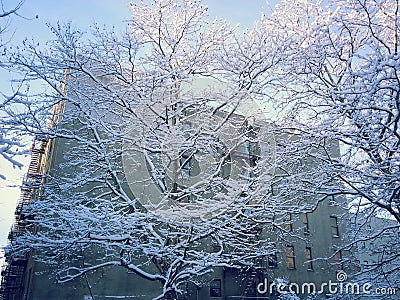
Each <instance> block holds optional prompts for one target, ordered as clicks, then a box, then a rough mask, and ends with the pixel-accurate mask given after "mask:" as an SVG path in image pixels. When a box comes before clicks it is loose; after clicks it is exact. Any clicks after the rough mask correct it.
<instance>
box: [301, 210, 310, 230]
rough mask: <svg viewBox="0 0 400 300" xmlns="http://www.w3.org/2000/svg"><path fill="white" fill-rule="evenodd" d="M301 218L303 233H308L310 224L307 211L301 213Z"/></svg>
mask: <svg viewBox="0 0 400 300" xmlns="http://www.w3.org/2000/svg"><path fill="white" fill-rule="evenodd" d="M301 219H302V220H303V225H304V234H309V233H310V225H309V223H308V213H304V214H302V215H301Z"/></svg>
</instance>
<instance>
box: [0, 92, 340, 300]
mask: <svg viewBox="0 0 400 300" xmlns="http://www.w3.org/2000/svg"><path fill="white" fill-rule="evenodd" d="M69 105H70V104H69V103H68V102H67V101H65V100H62V101H59V102H57V104H56V105H55V106H54V107H53V111H52V119H51V122H50V127H51V126H58V127H60V128H64V129H65V128H69V129H79V130H80V127H79V126H81V124H82V120H78V118H77V119H74V118H70V119H68V118H65V117H66V113H65V112H67V113H68V112H71V113H70V116H71V115H73V117H75V108H74V106H73V105H70V106H69ZM196 109H197V108H196ZM196 109H195V110H193V109H192V110H189V111H186V112H185V113H184V115H185V114H186V116H185V118H182V119H185V120H187V119H188V117H187V116H188V115H197V113H196ZM193 111H194V112H193ZM61 117H64V118H65V119H64V120H62V119H61ZM94 119H95V118H94ZM77 120H78V121H80V122H81V123H78V121H77ZM196 120H197V121H198V118H197V119H196V118H195V119H194V120H193V119H192V120H190V122H191V123H190V122H186V124H185V122H181V125H182V126H181V127H182V128H188V126H187V125H188V124H189V129H187V130H189V131H190V126H193V125H190V124H194V123H196V122H197V121H196ZM233 120H234V121H233V122H232V123H231V124H233V125H232V128H235V126H236V124H239V123H240V124H244V123H245V122H244V119H243V118H241V117H240V116H237V115H236V116H234V117H233ZM170 122H172V123H174V124H175V123H176V122H177V119H174V118H171V120H170ZM201 123H202V122H201V121H199V124H201ZM257 124H259V123H255V124H253V125H251V126H250V125H246V126H247V127H246V128H250V127H252V128H253V129H250V130H248V131H247V132H248V133H246V134H247V137H246V139H245V141H244V142H241V143H240V144H237V145H235V146H231V147H228V148H229V149H231V150H230V151H229V160H228V159H226V161H227V162H229V164H230V165H228V163H226V165H227V166H228V167H226V168H225V169H224V168H221V170H220V172H221V174H222V175H221V177H224V176H225V175H224V174H225V173H226V172H228V171H227V170H228V169H229V172H230V173H231V174H234V173H235V172H236V171H235V170H236V169H235V168H237V169H240V168H242V169H245V170H246V171H245V172H244V173H242V174H239V173H240V172H236V173H237V174H236V175H235V176H238V178H240V176H242V177H243V176H244V181H245V182H253V181H254V180H253V179H254V178H257V176H256V175H254V174H253V173H255V172H254V171H252V168H255V167H257V165H258V164H259V161H262V159H263V156H266V155H267V154H266V153H267V152H268V151H269V150H268V149H269V148H268V147H266V148H265V149H266V150H265V149H263V147H262V146H260V144H259V142H254V140H256V138H255V137H257V135H260V130H255V129H254V128H257V126H258V127H260V125H257ZM90 126H91V125H90ZM90 126H89V127H90ZM89 127H88V128H89ZM90 128H91V127H90ZM185 130H186V129H185ZM229 130H233V129H228V130H227V131H226V132H223V133H222V134H223V135H226V136H229V135H230V134H231V135H232V137H229V138H226V137H225V139H226V140H228V139H231V140H233V139H234V138H233V137H234V136H237V135H239V133H232V132H231V133H230V131H229ZM155 132H156V131H155ZM160 132H161V131H160ZM252 134H253V135H254V136H252ZM64 135H65V134H64ZM83 136H84V137H85V138H87V139H88V140H90V138H97V136H95V135H94V136H93V135H89V134H87V133H84V134H83ZM267 139H270V137H268V138H267ZM275 139H276V140H275V142H274V143H276V145H278V146H279V145H284V144H293V141H295V140H296V139H298V135H297V134H292V135H291V136H289V135H288V134H282V135H281V136H277V137H275ZM214 140H215V139H214ZM74 143H75V142H74V141H71V139H69V138H68V137H61V134H60V137H58V138H54V137H51V136H37V137H36V138H35V140H34V142H33V145H32V149H31V152H32V159H31V164H30V166H29V169H28V173H27V175H26V178H25V179H24V182H23V184H22V189H21V199H20V202H19V204H18V207H17V209H16V221H15V225H14V226H13V228H12V230H11V232H10V236H9V239H10V245H11V247H10V249H13V248H12V246H13V243H14V240H16V239H17V238H18V236H21V235H24V234H30V235H35V234H40V232H43V231H48V230H51V229H49V228H43V226H38V225H37V222H35V218H37V217H36V216H35V213H34V212H32V210H25V207H26V206H28V205H31V204H32V203H33V204H34V203H40V201H42V199H43V197H50V196H49V194H46V185H51V184H53V183H54V182H52V179H54V178H57V177H59V176H61V175H62V176H66V177H68V174H69V172H70V173H71V176H72V174H76V172H79V168H80V166H79V165H78V166H71V165H69V167H67V166H66V164H67V163H70V161H69V158H68V157H69V155H70V156H71V155H72V154H71V153H72V152H73V151H72V150H71V149H75V148H76V149H80V150H79V151H82V152H83V151H84V150H83V149H82V148H79V147H75V146H74ZM227 143H228V142H226V143H225V144H227ZM266 143H267V144H268V145H270V144H271V143H269V142H268V141H266ZM85 145H88V144H85ZM74 147H75V148H74ZM220 148H221V149H222V148H223V147H222V146H221V147H220ZM317 148H318V147H317ZM185 149H186V150H185V151H182V153H181V155H179V156H178V157H177V160H176V161H175V169H177V170H179V174H180V175H179V176H182V178H183V179H182V180H183V181H182V182H183V183H182V182H180V183H179V184H176V185H174V184H175V183H176V181H173V184H172V188H173V190H172V192H173V193H175V194H174V195H177V196H174V197H176V198H175V199H179V197H181V194H179V192H180V191H181V190H179V189H180V186H183V185H184V183H185V180H186V182H188V181H189V180H190V179H191V177H194V176H197V175H196V174H198V173H199V170H198V168H200V167H199V166H198V165H196V164H197V163H198V161H196V160H195V159H194V155H192V154H191V152H188V151H187V149H189V148H185ZM112 150H113V149H112ZM218 151H219V148H218V149H217V152H218ZM329 151H331V152H332V153H331V154H332V155H335V156H338V155H339V154H338V151H339V149H338V145H337V144H335V143H332V145H331V146H330V150H329ZM317 152H318V151H317ZM221 153H222V154H220V155H221V156H224V155H225V154H224V153H225V152H223V151H222V150H221ZM78 154H79V152H78ZM154 157H157V156H154ZM156 161H157V159H156ZM199 161H200V159H199ZM233 161H234V162H235V163H236V165H235V164H234V163H232V162H233ZM277 161H278V167H277V170H276V171H275V172H274V174H273V175H274V176H273V178H274V180H273V181H272V182H273V183H272V184H269V185H268V187H267V188H266V187H262V188H259V189H260V192H259V195H260V194H263V193H264V194H266V193H268V197H269V199H281V200H279V201H280V202H279V203H281V204H282V203H287V204H286V205H289V204H290V209H288V210H287V211H285V212H282V211H274V209H269V210H268V212H269V213H268V216H265V220H268V222H266V224H268V225H265V226H263V225H262V223H260V224H258V225H257V226H253V227H252V228H253V229H255V230H257V234H254V233H251V234H252V235H253V236H257V238H258V240H263V241H268V243H267V244H266V246H265V247H267V248H268V249H267V250H265V249H264V250H263V251H264V252H265V253H268V254H265V255H261V254H259V253H262V252H260V249H261V248H257V250H256V248H255V250H254V251H255V252H256V251H257V253H258V254H257V255H254V259H252V260H249V261H251V263H247V264H246V265H245V266H243V267H241V268H238V267H237V264H235V267H233V266H232V267H230V266H229V265H228V264H225V265H224V266H215V267H212V268H211V267H210V269H213V272H211V273H207V274H204V275H201V276H197V277H196V280H191V279H190V278H189V279H188V280H187V282H186V284H185V286H184V287H182V286H181V293H178V294H177V295H176V298H177V299H182V300H183V299H185V300H186V299H190V300H195V299H201V300H208V299H211V300H223V299H224V300H234V299H243V300H244V299H276V298H277V296H278V294H279V293H278V292H282V293H285V292H296V293H298V294H299V295H302V297H306V296H307V295H308V294H312V293H319V294H321V296H323V295H327V294H329V293H330V292H329V291H328V290H326V289H324V288H323V287H324V283H326V282H328V281H336V280H337V278H336V276H337V273H338V272H340V271H342V270H343V268H344V267H343V265H342V255H343V253H342V252H341V251H340V250H339V246H340V243H341V238H342V235H343V233H344V232H343V229H342V226H341V225H340V215H341V213H342V211H341V209H340V208H339V207H340V206H339V205H338V203H339V202H340V198H333V196H332V195H329V193H326V195H325V196H324V197H322V198H321V197H320V198H318V199H317V200H316V198H315V199H314V198H309V197H310V196H309V195H310V194H312V191H309V192H308V193H306V192H304V197H302V196H298V193H296V194H297V196H296V197H297V198H294V199H290V195H291V194H290V189H289V188H287V185H289V182H288V181H287V179H286V176H285V173H284V172H283V169H285V168H284V166H282V165H281V166H279V159H277ZM285 161H287V159H286V158H281V160H280V163H281V164H286V163H284V162H285ZM157 163H159V164H162V162H157ZM208 163H209V164H211V163H210V162H208ZM117 164H121V161H119V162H117ZM149 164H150V163H149V162H147V164H146V162H144V163H142V164H141V165H140V166H138V167H136V168H133V172H134V173H135V174H136V175H135V176H136V177H134V178H135V180H136V179H137V177H138V174H139V177H140V176H141V174H143V173H144V172H146V169H149V168H150V167H149ZM154 164H155V165H156V163H154ZM316 164H317V163H316V162H315V161H313V160H312V159H307V156H304V159H303V160H301V159H300V160H298V161H297V166H296V168H299V169H310V168H314V167H315V166H316ZM172 165H174V164H172ZM286 165H289V163H287V164H286ZM75 167H76V169H74V168H75ZM89 167H90V166H88V167H87V168H89ZM285 167H286V166H285ZM156 168H157V165H156V166H155V169H156ZM196 168H197V169H196ZM290 168H291V167H290ZM224 172H225V173H224ZM100 173H101V172H100ZM101 175H102V174H100V175H99V177H98V178H99V180H100V179H101V178H102V177H101ZM185 176H186V177H185ZM170 177H173V175H171V176H170ZM117 179H118V177H117V178H116V180H117ZM163 184H164V185H167V184H169V183H168V180H166V181H164V182H163ZM244 185H245V186H246V187H247V188H248V189H247V190H243V191H242V192H241V194H240V197H241V199H246V197H248V195H249V194H251V193H252V189H255V188H254V187H253V185H252V184H247V183H246V184H244ZM53 186H54V184H53ZM74 188H75V187H74ZM95 188H96V184H93V183H90V184H88V185H86V186H85V187H83V188H82V187H78V188H76V190H75V191H76V193H80V192H81V190H82V189H83V190H85V189H86V191H85V193H87V190H89V189H95ZM138 188H140V185H138V184H137V183H135V185H134V187H133V188H132V186H131V188H130V190H131V192H132V193H133V195H131V197H136V198H138V196H137V195H136V194H135V193H136V190H135V189H138ZM127 190H129V188H127ZM69 192H70V191H69ZM102 192H104V193H106V191H105V190H104V189H102ZM218 192H220V190H218V191H217V192H216V193H215V194H218ZM60 193H62V191H61V190H60ZM70 193H71V192H70ZM126 193H127V194H129V191H128V192H126ZM151 193H152V192H146V195H152V194H151ZM71 194H72V195H73V193H71ZM51 195H53V196H54V197H56V196H57V195H55V194H51ZM85 195H87V194H85ZM193 195H194V196H190V197H195V196H196V195H195V194H193ZM71 197H73V196H71ZM190 197H189V196H188V198H184V199H183V200H184V201H183V203H190V200H191V198H190ZM150 198H151V199H154V198H155V197H154V196H152V197H150ZM47 200H48V199H47ZM54 201H56V198H54ZM185 201H186V202H185ZM296 201H298V204H296V203H297V202H296ZM300 202H301V203H300ZM146 203H148V202H146ZM265 203H266V202H265V201H260V202H258V203H256V202H254V201H253V200H249V201H248V202H247V203H246V205H247V206H246V207H247V208H246V209H245V210H244V211H243V216H244V218H248V219H249V220H250V219H251V216H252V214H253V213H254V211H256V210H258V211H259V210H260V206H261V205H265ZM307 203H308V204H309V205H308V206H307V205H306V204H307ZM91 205H95V204H90V203H89V204H86V206H84V207H89V208H90V207H91ZM296 205H298V206H299V209H296V207H297V206H296ZM143 206H144V207H145V208H146V209H149V208H148V207H146V205H145V204H143ZM300 207H301V208H300ZM307 207H308V209H305V210H304V209H303V208H307ZM164 211H165V210H164ZM27 212H29V213H27ZM155 214H157V211H155ZM42 217H43V216H42ZM161 217H165V215H162V216H161ZM207 218H208V217H207ZM174 221H175V220H174ZM57 234H58V233H57ZM89 235H90V232H89ZM89 237H90V236H89ZM248 242H249V243H251V239H249V240H248ZM253 242H254V245H258V247H259V243H257V241H253ZM27 247H28V248H29V245H28V246H27ZM201 247H204V252H207V251H208V252H209V253H210V255H212V253H217V252H219V251H220V248H219V247H218V245H217V246H216V245H214V244H212V243H211V244H207V242H203V244H201ZM248 247H249V248H248V249H251V247H252V246H251V245H248ZM90 249H93V251H92V252H90V254H89V255H88V256H87V257H85V256H84V255H82V257H83V258H85V259H87V261H86V262H84V264H90V263H92V262H93V261H96V259H97V258H99V257H103V256H106V255H107V254H108V251H109V249H106V250H104V249H103V250H100V251H97V252H95V251H94V249H95V247H93V248H90ZM96 249H97V248H96ZM37 251H38V250H34V249H33V250H30V251H27V252H25V254H24V255H20V256H16V255H13V253H12V252H8V254H7V264H6V265H5V266H4V268H3V271H2V275H3V279H2V287H1V292H2V293H1V295H2V299H3V300H6V299H15V300H17V299H21V300H22V299H27V300H39V299H49V300H51V299H71V300H72V299H83V300H89V299H122V298H123V299H126V298H134V299H153V298H154V299H156V297H157V296H158V295H160V293H161V292H162V288H163V287H162V286H160V283H159V282H157V281H155V280H148V279H145V278H143V277H142V276H138V274H137V273H135V272H132V271H131V270H129V268H125V267H124V266H123V264H122V263H121V265H119V266H118V265H111V264H110V265H105V266H104V267H103V268H95V269H93V270H91V271H90V272H89V271H88V272H84V273H82V274H81V275H82V276H76V279H73V280H60V278H59V277H57V275H54V274H53V273H52V268H53V267H54V268H55V266H54V264H57V261H56V260H55V261H54V262H53V267H52V265H51V264H50V265H49V264H45V263H44V262H42V261H40V260H38V259H37V257H39V256H38V254H41V253H38V252H37ZM102 251H104V252H102ZM50 252H51V249H50V250H49V253H50ZM227 252H229V251H227ZM228 254H229V253H228ZM248 254H249V255H250V256H251V254H252V253H251V251H250V250H249V253H248ZM41 255H42V256H40V257H43V254H41ZM48 255H54V257H56V256H57V254H48ZM74 255H76V256H79V255H80V254H79V253H75V254H74ZM242 255H243V254H242ZM203 257H204V256H203ZM65 261H66V260H63V261H62V263H65ZM60 264H61V263H60ZM156 267H157V265H156V264H154V266H150V267H149V270H153V269H154V268H156ZM70 275H71V274H67V275H66V277H68V276H70ZM71 276H73V277H75V276H74V274H72V275H71ZM60 282H61V283H60ZM171 299H172V298H171Z"/></svg>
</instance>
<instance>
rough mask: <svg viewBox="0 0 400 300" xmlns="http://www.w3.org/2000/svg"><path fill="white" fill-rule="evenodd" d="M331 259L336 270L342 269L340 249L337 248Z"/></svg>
mask: <svg viewBox="0 0 400 300" xmlns="http://www.w3.org/2000/svg"><path fill="white" fill-rule="evenodd" d="M333 261H334V262H335V265H336V270H343V264H342V251H340V250H339V251H337V252H336V253H335V254H334V256H333Z"/></svg>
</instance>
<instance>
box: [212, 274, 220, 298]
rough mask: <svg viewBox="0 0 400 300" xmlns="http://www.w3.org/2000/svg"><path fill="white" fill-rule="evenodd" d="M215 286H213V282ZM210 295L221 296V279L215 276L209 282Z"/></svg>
mask: <svg viewBox="0 0 400 300" xmlns="http://www.w3.org/2000/svg"><path fill="white" fill-rule="evenodd" d="M215 283H217V284H216V286H214V284H215ZM210 297H222V280H221V279H219V278H215V279H213V280H211V282H210Z"/></svg>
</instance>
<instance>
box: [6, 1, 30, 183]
mask: <svg viewBox="0 0 400 300" xmlns="http://www.w3.org/2000/svg"><path fill="white" fill-rule="evenodd" d="M22 4H23V1H20V2H19V3H18V4H17V5H16V6H14V7H13V8H10V9H6V8H5V6H4V4H3V1H1V2H0V5H1V10H0V51H1V52H4V51H5V46H6V44H7V42H8V41H7V39H5V37H4V36H5V33H6V30H7V28H8V27H9V24H10V21H9V18H10V16H12V15H14V14H17V11H18V10H19V8H20V7H21V5H22ZM0 67H1V68H3V67H5V62H4V61H3V60H2V59H1V60H0ZM0 95H1V100H0V159H5V160H6V161H8V162H10V163H11V164H12V165H13V166H14V167H18V168H21V167H22V164H21V163H20V162H18V161H16V160H15V159H14V157H15V156H16V155H19V154H22V153H23V152H24V151H22V150H20V149H21V147H23V145H22V144H21V142H20V140H19V139H18V135H17V134H16V133H15V131H14V130H13V129H14V128H15V127H14V126H15V124H13V122H12V118H9V116H8V113H9V110H10V109H11V108H10V107H9V106H10V103H11V102H13V101H11V100H13V99H14V98H15V97H17V96H18V92H15V93H13V95H5V94H4V92H0ZM0 179H5V177H4V174H1V173H0Z"/></svg>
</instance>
